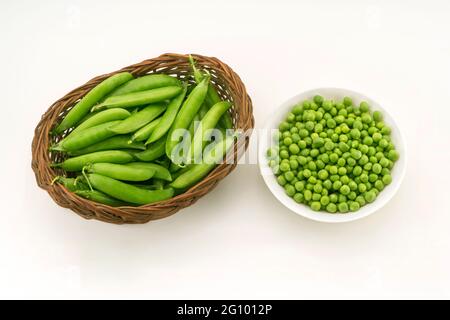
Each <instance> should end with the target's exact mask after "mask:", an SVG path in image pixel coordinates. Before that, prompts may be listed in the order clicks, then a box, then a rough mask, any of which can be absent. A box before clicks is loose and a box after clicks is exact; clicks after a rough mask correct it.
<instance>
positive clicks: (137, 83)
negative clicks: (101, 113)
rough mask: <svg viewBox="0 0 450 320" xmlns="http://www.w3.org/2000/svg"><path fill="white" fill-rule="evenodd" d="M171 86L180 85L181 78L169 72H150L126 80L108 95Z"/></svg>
mask: <svg viewBox="0 0 450 320" xmlns="http://www.w3.org/2000/svg"><path fill="white" fill-rule="evenodd" d="M169 86H180V80H178V79H177V78H175V77H171V76H168V75H167V74H149V75H146V76H143V77H139V78H136V79H133V80H130V81H128V82H126V83H125V84H123V85H121V86H120V87H118V88H117V89H115V90H114V91H113V92H111V93H110V94H109V95H108V97H114V96H120V95H124V94H128V93H133V92H138V91H146V90H151V89H156V88H161V87H169Z"/></svg>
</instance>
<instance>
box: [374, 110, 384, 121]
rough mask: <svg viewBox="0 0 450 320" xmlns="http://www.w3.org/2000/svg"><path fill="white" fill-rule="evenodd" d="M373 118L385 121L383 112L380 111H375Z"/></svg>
mask: <svg viewBox="0 0 450 320" xmlns="http://www.w3.org/2000/svg"><path fill="white" fill-rule="evenodd" d="M373 119H374V120H375V121H377V122H380V121H383V114H382V113H381V112H380V111H374V112H373Z"/></svg>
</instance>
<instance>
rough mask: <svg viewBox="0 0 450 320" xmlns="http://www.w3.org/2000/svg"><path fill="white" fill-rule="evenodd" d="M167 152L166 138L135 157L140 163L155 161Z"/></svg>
mask: <svg viewBox="0 0 450 320" xmlns="http://www.w3.org/2000/svg"><path fill="white" fill-rule="evenodd" d="M165 152H166V137H165V136H164V137H162V138H161V139H159V140H158V141H156V142H154V143H152V144H151V145H149V146H147V150H145V151H142V152H139V153H136V154H135V155H134V156H135V157H136V159H138V160H140V161H153V160H156V159H158V158H159V157H162V156H163V155H164V153H165Z"/></svg>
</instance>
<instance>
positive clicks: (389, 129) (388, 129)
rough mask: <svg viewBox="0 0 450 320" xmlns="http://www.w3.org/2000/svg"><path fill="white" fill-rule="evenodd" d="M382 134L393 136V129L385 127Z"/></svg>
mask: <svg viewBox="0 0 450 320" xmlns="http://www.w3.org/2000/svg"><path fill="white" fill-rule="evenodd" d="M381 134H383V135H389V134H391V128H390V127H388V126H384V127H383V128H381Z"/></svg>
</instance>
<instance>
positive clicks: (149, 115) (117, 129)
mask: <svg viewBox="0 0 450 320" xmlns="http://www.w3.org/2000/svg"><path fill="white" fill-rule="evenodd" d="M164 110H166V107H165V106H164V105H162V104H153V105H149V106H147V107H145V108H144V109H142V110H141V111H138V112H137V113H134V114H132V115H131V116H130V117H128V118H127V119H125V120H123V121H121V122H120V123H118V124H116V125H115V126H111V127H110V128H109V130H110V131H111V132H113V133H115V134H126V133H130V132H135V131H136V130H139V129H140V128H142V127H144V126H145V125H146V124H148V123H150V122H151V121H152V120H153V119H155V118H156V117H157V116H159V115H160V114H161V113H162V112H163V111H164Z"/></svg>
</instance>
